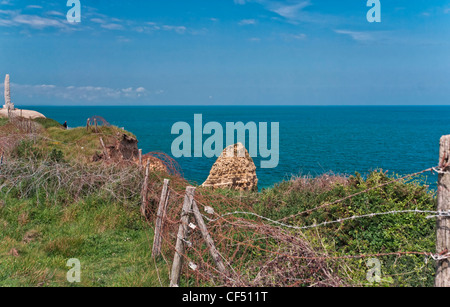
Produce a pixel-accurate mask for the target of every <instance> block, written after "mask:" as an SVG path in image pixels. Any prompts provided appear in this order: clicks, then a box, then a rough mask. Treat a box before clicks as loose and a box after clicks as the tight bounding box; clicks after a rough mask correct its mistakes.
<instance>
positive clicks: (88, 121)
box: [86, 118, 91, 132]
mask: <svg viewBox="0 0 450 307" xmlns="http://www.w3.org/2000/svg"><path fill="white" fill-rule="evenodd" d="M90 121H91V120H90V119H89V118H88V119H87V121H86V131H87V132H89V123H90Z"/></svg>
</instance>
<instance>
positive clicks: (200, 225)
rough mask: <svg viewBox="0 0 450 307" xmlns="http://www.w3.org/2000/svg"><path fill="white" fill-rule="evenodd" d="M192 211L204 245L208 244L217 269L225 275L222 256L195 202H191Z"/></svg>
mask: <svg viewBox="0 0 450 307" xmlns="http://www.w3.org/2000/svg"><path fill="white" fill-rule="evenodd" d="M192 212H193V213H194V216H195V220H196V221H197V224H198V228H199V229H200V231H201V233H202V237H203V240H205V242H206V246H208V249H209V252H210V253H211V256H212V258H213V260H214V262H215V264H216V266H217V268H218V269H219V271H220V272H221V273H223V274H225V275H227V274H228V273H227V269H226V268H225V265H224V264H223V261H222V258H221V256H220V254H219V251H218V250H217V249H216V246H215V245H214V241H213V239H212V238H211V235H210V234H209V232H208V228H207V227H206V224H205V221H204V220H203V217H202V214H201V213H200V210H198V206H197V203H196V202H195V200H194V202H193V204H192Z"/></svg>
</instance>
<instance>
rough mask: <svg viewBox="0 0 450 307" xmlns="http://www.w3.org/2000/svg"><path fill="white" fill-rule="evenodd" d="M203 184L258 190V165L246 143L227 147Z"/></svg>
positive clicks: (214, 186)
mask: <svg viewBox="0 0 450 307" xmlns="http://www.w3.org/2000/svg"><path fill="white" fill-rule="evenodd" d="M202 186H203V187H211V188H229V189H234V190H238V191H256V190H258V178H257V177H256V166H255V163H253V159H252V158H251V157H250V155H249V153H248V151H247V149H245V147H244V145H242V144H241V143H237V144H234V145H230V146H228V147H227V148H225V149H224V150H223V152H222V154H221V155H220V157H219V158H218V159H217V161H216V163H214V165H213V167H212V169H211V172H210V173H209V177H208V179H206V181H205V182H204V183H203V184H202Z"/></svg>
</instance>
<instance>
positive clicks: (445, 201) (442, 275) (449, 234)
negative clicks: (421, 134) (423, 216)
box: [435, 135, 450, 287]
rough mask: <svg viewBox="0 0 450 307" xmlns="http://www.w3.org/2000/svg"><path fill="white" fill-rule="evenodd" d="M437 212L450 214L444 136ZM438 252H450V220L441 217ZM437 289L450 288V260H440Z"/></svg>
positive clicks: (449, 154)
mask: <svg viewBox="0 0 450 307" xmlns="http://www.w3.org/2000/svg"><path fill="white" fill-rule="evenodd" d="M439 168H440V170H441V171H442V172H441V173H439V175H438V176H439V178H438V191H437V211H440V212H450V135H444V136H443V137H442V138H441V141H440V148H439ZM436 250H437V252H438V254H441V253H444V252H447V253H448V250H450V218H449V217H445V216H439V217H438V219H437V233H436ZM435 286H436V287H450V268H449V259H448V258H447V259H443V260H438V263H437V271H436V280H435Z"/></svg>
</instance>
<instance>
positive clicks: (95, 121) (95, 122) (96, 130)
mask: <svg viewBox="0 0 450 307" xmlns="http://www.w3.org/2000/svg"><path fill="white" fill-rule="evenodd" d="M94 125H95V133H98V126H97V119H96V118H94Z"/></svg>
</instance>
